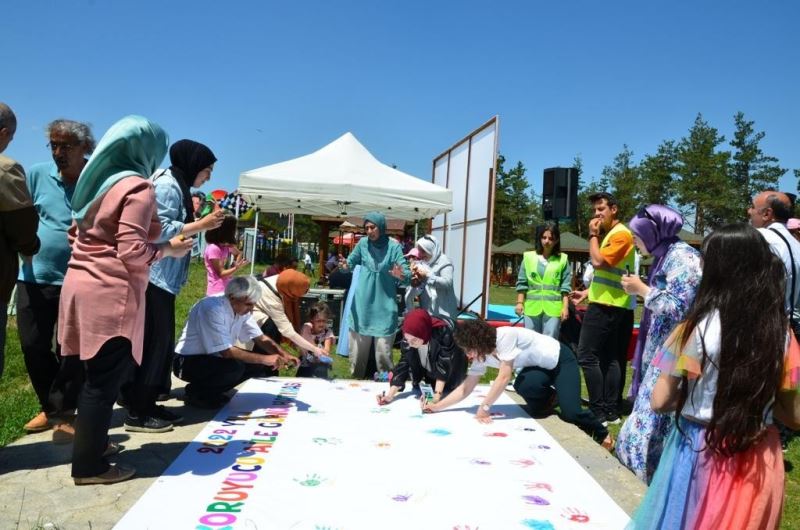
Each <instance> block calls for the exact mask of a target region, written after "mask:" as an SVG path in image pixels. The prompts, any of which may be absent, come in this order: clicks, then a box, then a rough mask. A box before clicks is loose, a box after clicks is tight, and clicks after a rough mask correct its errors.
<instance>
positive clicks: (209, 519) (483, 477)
mask: <svg viewBox="0 0 800 530" xmlns="http://www.w3.org/2000/svg"><path fill="white" fill-rule="evenodd" d="M386 388H387V385H386V383H373V382H350V381H333V382H327V381H323V380H319V379H283V378H282V379H269V380H251V381H249V382H248V383H247V384H246V385H245V386H244V387H243V388H242V390H241V391H239V392H238V393H237V394H236V395H235V396H234V398H233V399H232V400H231V402H230V403H229V404H228V405H227V406H226V407H225V408H224V409H223V410H222V411H220V413H219V414H218V415H217V416H216V418H215V419H214V420H212V421H210V422H209V423H208V425H207V426H206V428H205V429H204V430H203V431H202V432H201V433H200V435H199V436H198V437H197V438H196V439H195V440H194V441H192V442H191V443H190V444H189V446H188V447H187V448H186V449H185V450H184V451H183V453H181V455H180V456H179V457H178V458H177V459H176V460H175V462H173V464H172V465H171V466H170V467H169V468H168V469H167V470H166V471H165V472H164V474H163V475H162V476H161V477H159V478H158V479H157V480H156V481H155V483H154V484H153V485H152V486H151V487H150V489H148V490H147V492H146V493H145V494H144V495H143V496H142V498H141V499H140V500H139V501H138V502H137V503H136V504H135V505H134V506H133V507H132V508H131V509H130V511H128V513H127V514H126V515H125V516H124V517H123V518H122V520H120V521H119V523H118V524H117V526H116V527H115V528H117V529H119V530H128V529H131V530H133V529H135V530H141V529H147V528H152V529H155V528H195V529H201V530H206V529H234V528H237V529H250V528H259V529H261V528H266V529H273V530H277V529H311V530H320V529H340V530H353V529H370V530H374V529H381V530H385V529H395V528H396V529H401V528H402V529H408V528H419V529H425V530H436V529H442V530H454V529H461V530H466V529H471V530H476V529H480V530H492V529H502V530H507V529H512V528H523V529H524V528H527V529H534V530H548V529H589V528H603V529H619V528H623V527H624V526H625V524H626V523H627V522H628V517H627V515H626V514H625V513H624V512H623V511H622V510H621V509H620V508H619V507H618V506H617V505H616V504H615V503H614V501H613V500H612V499H611V498H610V497H609V496H608V495H607V494H606V493H605V492H604V491H603V490H602V489H601V488H600V486H599V485H598V484H597V483H596V482H595V481H594V479H592V477H591V476H589V475H588V474H587V473H586V472H585V471H584V470H583V469H582V468H581V467H580V466H579V465H578V464H577V463H576V462H575V461H574V460H573V459H572V458H571V457H570V456H569V454H567V452H566V451H564V450H563V449H562V448H561V446H559V444H558V443H557V442H556V441H555V440H554V439H553V438H552V437H551V436H550V435H549V434H548V433H547V432H546V431H545V430H544V429H543V428H542V427H541V426H540V425H539V424H538V423H537V422H536V421H535V420H532V419H531V418H529V417H528V416H527V415H525V413H524V411H523V410H522V409H521V408H520V407H518V406H517V405H516V404H514V403H513V402H512V401H511V400H510V399H509V398H508V397H506V396H502V397H501V398H500V400H498V402H497V404H496V405H495V406H494V407H493V413H498V414H499V416H498V417H496V418H495V421H494V422H493V423H491V424H489V425H483V424H480V423H478V422H477V421H475V420H474V419H473V415H474V412H475V407H476V406H477V404H478V403H479V402H480V400H481V399H482V397H483V395H484V394H485V392H486V391H487V389H488V387H485V386H482V387H478V388H477V389H476V391H475V392H474V393H473V395H472V396H470V397H469V398H468V399H467V400H466V401H465V402H464V406H463V407H458V408H456V409H453V410H451V411H446V412H441V413H438V414H430V415H428V414H426V415H422V414H420V410H419V402H418V401H417V399H416V398H415V397H414V396H413V395H412V394H411V393H409V392H407V393H405V394H401V398H399V399H397V400H395V401H394V402H393V403H392V404H391V405H389V406H386V407H379V406H377V404H376V400H375V396H376V395H377V394H378V393H379V392H380V391H382V390H386Z"/></svg>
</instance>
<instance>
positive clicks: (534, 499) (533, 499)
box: [522, 495, 550, 506]
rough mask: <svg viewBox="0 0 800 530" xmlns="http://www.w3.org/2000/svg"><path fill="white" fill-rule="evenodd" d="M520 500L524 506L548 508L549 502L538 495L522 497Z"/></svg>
mask: <svg viewBox="0 0 800 530" xmlns="http://www.w3.org/2000/svg"><path fill="white" fill-rule="evenodd" d="M522 500H524V501H525V503H526V504H533V505H534V506H548V505H549V504H550V501H548V500H547V499H545V498H544V497H539V496H538V495H523V496H522Z"/></svg>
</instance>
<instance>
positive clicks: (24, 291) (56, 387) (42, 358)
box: [17, 120, 95, 443]
mask: <svg viewBox="0 0 800 530" xmlns="http://www.w3.org/2000/svg"><path fill="white" fill-rule="evenodd" d="M47 137H48V139H49V144H48V145H49V147H50V151H51V153H52V156H53V161H52V162H44V163H41V164H36V165H34V166H33V167H31V168H30V171H29V172H28V189H29V190H30V192H31V197H32V199H33V204H34V206H35V207H36V211H37V212H38V213H39V230H38V236H39V240H40V241H41V244H42V246H41V249H40V250H39V253H38V254H37V255H36V256H35V257H34V258H33V260H32V261H30V262H28V263H23V265H22V268H21V269H20V273H19V277H18V282H17V327H18V329H19V339H20V343H21V346H22V353H23V355H24V357H25V366H26V367H27V369H28V375H29V376H30V378H31V384H32V385H33V390H34V391H35V392H36V397H37V398H38V399H39V404H40V405H41V407H42V412H40V413H39V414H38V415H37V416H36V417H34V418H33V419H32V420H31V421H29V422H28V423H27V424H26V425H25V430H26V431H28V432H37V431H42V430H46V429H48V428H49V427H50V426H51V425H53V428H54V432H53V441H54V442H55V443H68V442H71V441H72V437H73V435H74V430H73V428H72V425H70V424H69V423H68V422H67V421H66V420H67V419H71V412H72V411H73V410H74V409H75V407H76V406H77V398H78V394H79V393H80V386H81V381H82V374H83V372H82V370H81V366H80V362H79V360H78V358H77V357H75V356H69V357H64V358H63V359H59V347H58V346H56V348H55V350H54V348H53V342H54V341H53V336H54V334H55V325H56V321H57V319H58V303H59V298H60V296H61V286H62V284H63V283H64V275H65V274H66V271H67V263H68V262H69V258H70V245H69V240H68V239H67V230H68V229H69V227H70V226H71V224H72V208H71V206H70V204H71V200H72V193H73V192H74V191H75V185H76V183H77V182H78V177H79V176H80V174H81V171H82V170H83V167H84V166H85V165H86V159H87V158H88V156H89V155H90V154H91V153H92V151H93V150H94V147H95V140H94V137H93V136H92V131H91V130H90V129H89V126H88V125H86V124H85V123H80V122H77V121H71V120H55V121H53V122H51V123H50V124H49V125H48V126H47ZM48 417H49V420H50V421H48Z"/></svg>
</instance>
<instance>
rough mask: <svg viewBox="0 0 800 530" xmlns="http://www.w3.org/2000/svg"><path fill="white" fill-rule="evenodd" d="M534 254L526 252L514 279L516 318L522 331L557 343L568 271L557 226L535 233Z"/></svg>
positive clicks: (567, 290)
mask: <svg viewBox="0 0 800 530" xmlns="http://www.w3.org/2000/svg"><path fill="white" fill-rule="evenodd" d="M537 232H538V233H539V236H538V237H537V238H536V250H533V251H529V252H526V253H525V254H524V255H523V258H522V264H521V265H520V267H519V274H518V275H517V305H516V307H515V308H514V311H515V312H516V313H517V315H518V316H523V315H525V327H526V328H528V329H532V330H534V331H536V332H538V333H543V334H544V335H548V336H550V337H553V338H554V339H558V336H559V332H560V330H561V322H563V321H564V320H566V319H567V318H569V293H570V287H571V284H572V269H571V268H570V266H569V260H568V259H567V254H566V253H564V252H561V233H560V231H559V229H558V224H557V223H553V222H548V223H545V224H544V225H543V226H541V227H539V229H538V230H537Z"/></svg>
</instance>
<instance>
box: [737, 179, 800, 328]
mask: <svg viewBox="0 0 800 530" xmlns="http://www.w3.org/2000/svg"><path fill="white" fill-rule="evenodd" d="M791 204H792V203H791V200H790V199H789V197H788V196H787V195H786V194H785V193H781V192H779V191H772V190H767V191H762V192H761V193H759V194H758V195H756V196H755V197H753V202H752V204H751V205H750V208H749V209H748V210H747V214H748V216H749V217H750V224H751V225H753V227H755V228H758V231H759V232H761V235H762V236H764V239H766V240H767V243H769V247H770V249H771V250H772V253H773V254H775V255H776V256H778V257H779V258H780V259H781V261H782V262H783V266H784V268H785V269H786V299H785V303H784V305H785V309H786V316H788V317H789V318H790V319H791V320H792V324H793V325H794V326H800V243H798V241H797V240H796V239H795V238H794V237H793V236H792V234H791V233H789V229H788V228H787V227H786V223H787V222H789V218H790V217H792V209H791ZM795 329H798V328H795Z"/></svg>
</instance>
